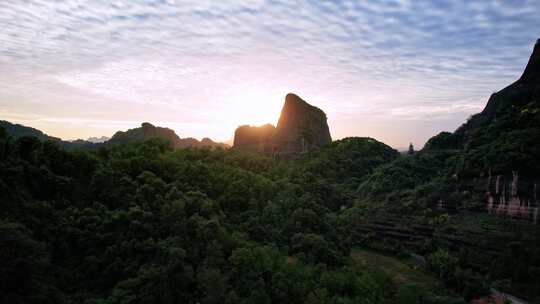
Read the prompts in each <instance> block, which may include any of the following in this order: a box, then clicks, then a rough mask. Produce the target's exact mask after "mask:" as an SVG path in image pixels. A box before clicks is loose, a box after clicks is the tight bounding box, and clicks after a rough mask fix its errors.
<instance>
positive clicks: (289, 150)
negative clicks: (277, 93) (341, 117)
mask: <svg viewBox="0 0 540 304" xmlns="http://www.w3.org/2000/svg"><path fill="white" fill-rule="evenodd" d="M331 142H332V137H331V136H330V130H329V128H328V123H327V118H326V114H325V113H324V112H323V111H322V110H321V109H319V108H317V107H315V106H312V105H310V104H308V103H307V102H305V101H304V100H302V99H301V98H300V97H298V96H297V95H295V94H292V93H289V94H287V96H286V97H285V104H284V105H283V109H282V110H281V116H280V117H279V121H278V124H277V128H276V138H275V144H276V146H277V147H278V149H279V153H280V154H281V155H284V156H286V155H290V154H299V153H303V152H309V151H313V150H317V149H320V148H321V147H322V146H324V145H327V144H329V143H331Z"/></svg>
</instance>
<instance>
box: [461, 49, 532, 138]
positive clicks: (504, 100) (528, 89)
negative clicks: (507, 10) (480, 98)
mask: <svg viewBox="0 0 540 304" xmlns="http://www.w3.org/2000/svg"><path fill="white" fill-rule="evenodd" d="M539 108H540V39H538V41H537V42H536V44H535V46H534V49H533V52H532V54H531V57H530V58H529V61H528V63H527V66H526V67H525V70H524V72H523V74H522V75H521V77H520V78H519V79H518V80H517V81H515V82H514V83H512V84H511V85H509V86H507V87H506V88H504V89H502V90H500V91H498V92H496V93H493V94H492V95H491V96H490V98H489V100H488V102H487V104H486V107H485V108H484V110H483V111H482V112H481V113H478V114H476V115H474V116H472V117H471V119H470V120H469V121H468V122H467V123H465V124H463V125H462V126H461V127H459V128H458V129H457V130H456V132H455V135H456V137H457V138H459V139H460V142H461V144H462V145H465V144H467V143H468V142H469V141H471V140H474V136H475V133H477V130H478V129H479V128H482V127H485V126H487V125H489V124H491V123H493V122H496V121H497V119H500V118H501V117H503V116H506V115H509V114H510V113H511V112H512V111H517V110H519V111H527V110H528V111H529V112H531V111H532V112H534V111H537V110H538V109H539Z"/></svg>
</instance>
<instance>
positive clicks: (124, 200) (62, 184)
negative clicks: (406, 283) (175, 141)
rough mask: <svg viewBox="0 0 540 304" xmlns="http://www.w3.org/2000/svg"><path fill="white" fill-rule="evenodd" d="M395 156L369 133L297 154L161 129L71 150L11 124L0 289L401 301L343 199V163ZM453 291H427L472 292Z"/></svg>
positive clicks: (103, 296) (34, 294)
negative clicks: (355, 238) (215, 143)
mask: <svg viewBox="0 0 540 304" xmlns="http://www.w3.org/2000/svg"><path fill="white" fill-rule="evenodd" d="M396 157H398V155H397V152H395V151H394V150H392V149H391V148H389V147H387V146H385V145H383V144H381V143H379V142H376V141H375V140H372V139H352V138H351V139H346V140H343V141H338V142H335V143H334V144H332V146H330V147H328V149H327V150H325V151H324V153H323V154H321V155H320V157H316V156H309V157H307V158H305V159H303V160H300V161H299V163H298V165H297V164H296V163H293V162H276V161H274V160H272V159H270V158H267V157H262V156H259V155H256V154H244V153H240V152H237V151H232V150H212V151H210V150H204V149H202V150H195V149H193V150H191V149H185V150H177V151H173V150H172V149H171V147H170V146H169V145H168V144H167V143H166V142H162V141H158V140H152V141H146V142H141V143H135V144H130V145H121V146H115V147H111V148H102V149H100V150H99V151H95V152H93V151H74V152H68V151H65V150H63V149H62V148H60V147H59V146H58V145H57V143H55V142H51V141H45V142H41V141H39V140H38V139H36V138H32V137H22V138H18V139H13V138H10V137H8V136H6V134H5V132H4V133H2V135H1V139H0V199H1V201H2V209H1V211H0V212H1V214H0V218H1V219H2V220H1V224H0V231H1V232H0V235H1V238H0V242H1V243H2V244H1V246H0V256H1V258H2V260H3V261H4V262H3V263H2V264H1V266H0V267H1V269H0V276H1V277H0V280H1V281H2V282H5V283H3V285H2V287H1V288H2V289H1V290H0V293H1V299H2V302H3V303H179V302H180V303H392V302H394V301H396V299H397V298H398V297H404V295H401V294H402V293H403V292H401V293H400V292H399V288H400V286H399V285H396V284H395V283H394V282H393V281H392V280H391V277H389V276H388V275H386V274H385V273H384V272H381V271H380V270H378V269H377V267H376V265H372V266H371V267H368V266H365V265H359V264H354V263H353V262H352V260H351V259H350V257H349V255H350V250H351V246H352V244H353V243H352V242H351V238H350V233H349V228H348V226H349V225H350V224H351V223H349V222H348V217H347V216H344V215H343V213H342V212H341V211H339V210H340V208H341V206H342V205H349V206H350V205H351V204H352V198H351V194H350V193H349V192H347V191H343V190H344V189H350V188H351V187H350V185H348V184H347V182H343V181H344V180H345V176H348V175H349V173H352V172H356V173H354V175H355V177H354V180H355V181H361V180H362V179H364V178H365V176H366V175H367V174H369V173H370V171H371V170H372V169H373V168H375V167H376V166H378V165H380V164H382V163H384V162H387V161H389V160H391V159H394V158H396ZM329 166H330V168H332V170H323V168H327V167H329ZM358 166H361V167H362V170H363V171H358V170H356V169H357V167H358ZM347 170H350V171H347ZM330 179H332V180H335V182H334V183H328V182H327V181H328V180H330ZM344 193H345V194H344ZM405 294H406V292H405ZM451 294H452V292H448V291H446V289H444V288H442V287H441V288H440V289H437V290H433V289H430V288H427V287H426V289H425V290H423V291H422V292H420V293H419V295H417V297H421V298H422V299H424V300H422V301H423V302H422V303H462V302H460V301H459V300H458V299H453V297H456V296H457V295H454V296H450V295H451ZM405 296H406V295H405Z"/></svg>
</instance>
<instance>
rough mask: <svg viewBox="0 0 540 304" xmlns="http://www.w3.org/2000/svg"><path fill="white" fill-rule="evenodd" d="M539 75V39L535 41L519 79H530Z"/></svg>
mask: <svg viewBox="0 0 540 304" xmlns="http://www.w3.org/2000/svg"><path fill="white" fill-rule="evenodd" d="M539 77H540V39H538V40H537V41H536V44H535V45H534V49H533V52H532V54H531V57H530V58H529V62H528V63H527V66H526V67H525V71H524V72H523V75H522V76H521V77H520V79H519V81H530V80H534V79H538V78H539Z"/></svg>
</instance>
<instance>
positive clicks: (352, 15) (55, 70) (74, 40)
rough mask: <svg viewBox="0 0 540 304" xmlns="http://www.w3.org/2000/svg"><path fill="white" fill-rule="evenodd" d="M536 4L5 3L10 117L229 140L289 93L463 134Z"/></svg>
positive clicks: (354, 127) (518, 49)
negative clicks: (151, 128)
mask: <svg viewBox="0 0 540 304" xmlns="http://www.w3.org/2000/svg"><path fill="white" fill-rule="evenodd" d="M539 12H540V1H525V0H515V1H511V0H508V1H488V0H482V1H468V0H463V1H456V0H451V1H412V0H410V1H408V0H401V1H398V0H395V1H391V0H384V1H383V0H380V1H298V2H295V1H289V0H287V1H264V0H249V1H236V0H230V1H217V0H216V1H205V0H194V1H180V0H176V1H175V0H168V1H166V0H138V1H136V0H130V1H127V0H118V1H102V0H87V1H83V0H81V1H75V0H73V1H71V0H70V1H67V0H65V1H50V0H33V1H23V0H15V1H0V119H5V120H9V121H12V122H17V123H22V124H25V125H29V126H32V127H36V128H39V129H41V130H43V131H45V132H46V133H48V134H50V135H54V136H58V137H62V138H65V139H75V138H86V137H89V136H101V135H107V136H110V135H112V134H113V133H114V132H115V131H116V130H125V129H127V128H132V127H136V126H138V125H140V123H141V122H142V121H149V122H152V123H154V124H156V125H160V126H166V127H170V128H172V129H175V130H176V132H177V133H178V134H179V135H180V136H181V137H187V136H192V137H197V138H201V137H204V136H209V137H211V138H213V139H215V140H223V141H224V140H229V139H230V138H231V137H232V134H233V132H234V129H235V128H236V126H238V125H240V124H263V123H265V122H270V123H274V124H275V123H276V122H277V118H278V115H279V111H280V109H281V106H282V104H283V99H284V96H285V94H286V93H288V92H294V93H296V94H298V95H300V96H301V97H302V98H303V99H305V100H307V101H308V102H310V103H312V104H314V105H316V106H318V107H320V108H322V109H323V110H324V111H325V112H326V113H327V115H328V118H329V124H330V128H331V133H332V136H333V138H342V137H346V136H371V137H374V138H376V139H378V140H381V141H383V142H385V143H387V144H390V145H392V146H394V147H405V146H407V145H408V143H409V142H413V143H414V144H415V145H416V146H417V147H421V146H422V145H423V144H424V142H425V140H426V139H427V138H429V137H430V136H432V135H434V134H435V133H437V132H439V131H442V130H449V131H453V130H454V129H455V128H457V127H458V126H459V125H460V124H461V123H462V122H463V121H464V120H465V119H466V118H467V117H468V116H469V115H471V114H473V113H476V112H478V111H480V110H481V109H482V108H483V106H484V104H485V103H486V101H487V99H488V97H489V95H490V94H491V93H493V92H494V91H497V90H500V89H502V88H503V87H505V86H506V85H508V84H510V83H511V82H513V81H514V80H516V79H517V78H518V77H519V76H520V73H521V72H522V70H523V68H524V66H525V64H526V62H527V60H528V58H529V55H530V52H531V50H532V47H533V45H534V43H535V41H536V39H537V38H540V18H539V17H538V13H539Z"/></svg>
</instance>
